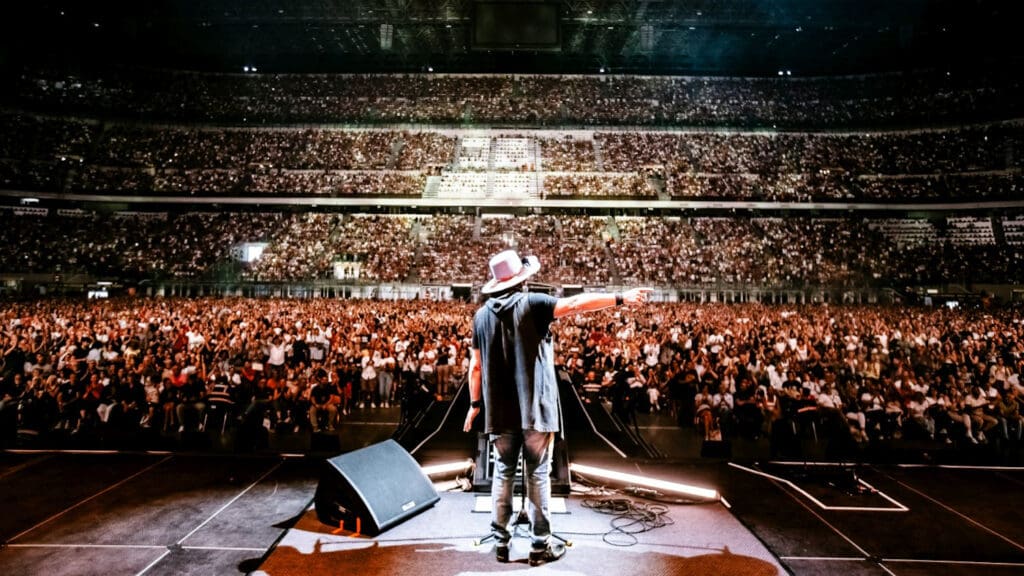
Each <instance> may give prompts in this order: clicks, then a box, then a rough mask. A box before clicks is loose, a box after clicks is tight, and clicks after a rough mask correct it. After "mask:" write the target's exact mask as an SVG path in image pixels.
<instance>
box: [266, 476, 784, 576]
mask: <svg viewBox="0 0 1024 576" xmlns="http://www.w3.org/2000/svg"><path fill="white" fill-rule="evenodd" d="M587 498H589V499H590V501H592V502H595V501H597V500H600V499H602V498H603V497H600V496H589V497H584V496H578V495H571V496H569V497H568V498H566V513H564V514H555V515H553V517H552V527H553V529H554V531H555V533H557V534H559V535H560V536H562V537H564V538H566V539H567V540H569V541H570V542H572V546H571V548H570V549H569V550H568V552H567V553H566V556H565V557H564V558H562V559H560V560H558V561H557V562H555V563H552V564H550V565H548V566H547V568H546V569H544V570H538V569H531V568H529V564H528V562H527V555H528V553H529V549H530V539H529V537H528V534H527V530H526V528H525V527H523V528H521V529H520V530H519V532H520V534H519V535H517V536H516V537H515V538H513V542H512V551H511V558H510V560H511V561H510V563H508V564H499V563H498V562H497V561H496V560H495V557H494V552H493V545H492V543H490V542H486V543H483V544H480V545H475V541H476V540H477V539H479V538H480V537H482V536H485V535H486V534H487V533H488V531H489V521H490V515H489V514H487V513H478V512H473V509H474V499H475V495H474V494H472V493H467V492H458V493H442V495H441V500H440V502H438V503H437V504H436V505H435V506H434V507H433V508H430V509H428V510H426V511H424V512H423V513H421V514H419V515H417V516H415V517H413V518H411V519H410V520H408V521H406V522H404V523H402V524H400V525H398V526H396V527H394V528H392V529H391V530H389V531H387V532H385V533H383V534H381V535H379V536H376V537H372V538H371V537H366V536H359V535H353V534H350V533H342V534H334V533H332V530H331V528H330V527H329V526H325V525H323V524H321V523H320V522H319V521H318V520H317V518H316V514H315V512H314V511H313V510H312V509H310V510H308V511H307V512H306V513H305V514H304V515H303V516H302V518H300V519H299V522H298V523H297V524H296V526H295V527H294V528H293V529H291V530H290V531H289V532H288V533H287V534H286V535H285V536H284V538H283V539H282V540H281V541H280V542H279V543H278V545H277V547H276V548H275V550H274V552H273V553H272V554H271V555H270V557H269V558H268V559H267V561H266V562H265V563H264V564H263V566H262V567H261V570H260V572H258V573H257V574H260V575H263V574H266V575H268V576H289V575H296V576H297V575H300V574H302V575H306V574H337V573H354V572H356V571H359V572H362V573H367V574H437V575H442V574H451V575H456V574H489V573H503V574H504V573H515V572H517V571H519V570H529V571H530V572H529V573H530V574H543V573H552V574H553V573H559V574H580V575H594V576H597V575H600V574H666V575H668V574H741V575H751V576H753V575H764V576H769V575H775V574H782V573H784V572H785V571H784V569H783V568H782V566H781V565H780V564H779V562H778V561H777V560H776V559H775V557H774V556H772V554H771V552H769V551H768V550H767V549H766V548H765V547H764V545H763V544H761V542H760V541H758V539H757V538H756V537H755V536H754V535H753V534H752V533H751V532H750V531H749V530H747V529H746V528H744V527H743V525H742V524H740V522H739V521H738V520H736V518H735V517H734V516H733V515H732V514H730V513H729V511H728V510H727V509H726V507H725V506H723V505H722V504H721V503H718V502H715V503H710V504H695V505H666V506H665V507H664V517H663V520H664V522H663V523H664V524H665V525H663V526H661V527H658V528H649V529H648V530H647V531H642V532H641V530H643V529H644V527H643V526H642V525H641V524H633V523H630V522H629V521H628V520H621V519H620V520H616V521H615V525H617V526H620V527H621V530H616V529H614V528H613V518H612V516H609V515H604V514H601V513H599V512H597V511H595V510H593V509H591V508H588V507H586V506H585V505H584V501H585V500H587ZM609 498H611V497H609ZM614 498H620V499H621V498H622V497H621V496H614ZM635 503H636V504H639V505H643V504H644V503H645V501H643V500H640V499H637V500H635ZM659 523H661V522H659ZM634 531H636V532H638V533H635V534H630V533H629V532H634Z"/></svg>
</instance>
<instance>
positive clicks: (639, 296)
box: [622, 288, 654, 306]
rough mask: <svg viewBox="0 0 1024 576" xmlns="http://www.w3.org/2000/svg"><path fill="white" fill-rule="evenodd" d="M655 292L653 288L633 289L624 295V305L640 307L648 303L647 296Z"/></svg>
mask: <svg viewBox="0 0 1024 576" xmlns="http://www.w3.org/2000/svg"><path fill="white" fill-rule="evenodd" d="M651 292H654V289H653V288H633V289H632V290H627V291H626V292H623V293H622V303H623V304H625V305H626V306H639V305H641V304H644V303H646V302H647V295H648V294H650V293H651Z"/></svg>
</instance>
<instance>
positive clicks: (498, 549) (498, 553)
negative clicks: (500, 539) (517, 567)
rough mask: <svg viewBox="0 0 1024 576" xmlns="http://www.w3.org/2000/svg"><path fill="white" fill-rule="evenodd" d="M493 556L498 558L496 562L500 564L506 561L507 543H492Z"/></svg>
mask: <svg viewBox="0 0 1024 576" xmlns="http://www.w3.org/2000/svg"><path fill="white" fill-rule="evenodd" d="M494 557H495V558H497V559H498V562H501V563H502V564H504V563H507V562H508V544H500V543H499V544H495V545H494Z"/></svg>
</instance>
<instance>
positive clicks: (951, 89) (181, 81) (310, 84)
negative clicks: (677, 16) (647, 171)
mask: <svg viewBox="0 0 1024 576" xmlns="http://www.w3.org/2000/svg"><path fill="white" fill-rule="evenodd" d="M11 86H12V90H10V91H7V92H5V94H4V96H3V97H4V98H5V100H6V101H7V102H9V103H10V104H12V105H15V106H17V107H26V108H29V109H34V110H40V111H59V112H60V113H62V114H66V113H78V114H84V115H87V116H95V115H98V116H113V117H122V118H123V117H130V118H135V119H145V120H148V121H166V120H184V121H188V122H193V121H212V122H232V123H274V124H280V123H305V122H312V123H324V122H329V123H337V122H347V123H364V124H365V123H421V124H422V123H427V124H434V123H444V124H461V123H463V122H467V121H469V122H475V123H501V124H521V125H522V124H528V125H534V126H536V125H549V126H550V125H630V126H633V125H672V126H728V127H767V128H771V127H784V128H793V127H811V128H819V127H826V126H831V127H835V126H856V127H864V126H879V125H915V124H920V123H922V122H928V123H934V122H943V121H947V122H948V121H956V122H959V121H964V120H977V119H1001V118H1008V117H1016V116H1020V114H1021V112H1022V111H1024V108H1022V104H1021V102H1022V101H1024V98H1021V91H1022V85H1021V82H1020V78H1018V77H1017V76H1016V75H1014V74H1012V73H1008V72H1007V71H1002V72H998V73H988V72H982V71H971V72H960V71H956V72H953V71H938V70H932V71H922V72H918V73H909V74H900V75H897V74H892V75H868V76H848V77H839V78H837V77H828V78H792V77H784V78H688V77H620V76H611V75H595V76H535V75H534V76H512V75H480V76H476V75H443V74H412V75H409V74H387V75H312V76H307V75H267V74H246V75H241V74H239V75H232V74H221V75H215V74H196V73H187V72H170V71H167V70H145V69H121V70H107V71H104V72H103V73H101V74H99V75H91V74H78V75H71V74H63V73H60V72H56V71H54V72H39V71H26V72H24V73H22V74H21V75H20V76H18V77H15V78H11Z"/></svg>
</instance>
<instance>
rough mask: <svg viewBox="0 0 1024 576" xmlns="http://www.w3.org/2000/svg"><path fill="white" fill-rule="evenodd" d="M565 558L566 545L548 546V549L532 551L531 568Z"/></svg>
mask: <svg viewBox="0 0 1024 576" xmlns="http://www.w3.org/2000/svg"><path fill="white" fill-rule="evenodd" d="M562 556H565V545H563V544H548V545H547V548H541V549H539V550H538V549H536V548H534V549H532V550H530V566H540V565H541V564H544V563H547V562H554V561H555V560H558V559H559V558H561V557H562Z"/></svg>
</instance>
